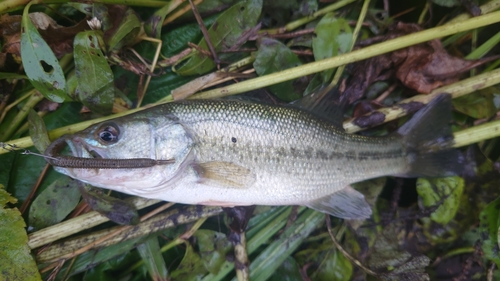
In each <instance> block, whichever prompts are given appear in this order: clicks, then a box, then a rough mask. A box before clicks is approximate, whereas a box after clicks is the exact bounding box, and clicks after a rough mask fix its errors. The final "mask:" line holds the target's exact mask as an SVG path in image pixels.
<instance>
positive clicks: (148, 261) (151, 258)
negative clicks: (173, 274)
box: [137, 236, 168, 280]
mask: <svg viewBox="0 0 500 281" xmlns="http://www.w3.org/2000/svg"><path fill="white" fill-rule="evenodd" d="M137 251H139V254H140V255H141V258H142V260H143V261H144V264H145V265H146V268H147V269H148V272H149V275H150V276H151V279H153V280H167V276H168V270H167V266H166V265H165V260H164V259H163V256H162V253H161V249H160V244H159V243H158V237H157V236H152V237H150V238H148V239H147V240H146V241H144V243H142V244H140V245H139V246H137Z"/></svg>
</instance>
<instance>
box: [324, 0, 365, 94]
mask: <svg viewBox="0 0 500 281" xmlns="http://www.w3.org/2000/svg"><path fill="white" fill-rule="evenodd" d="M369 6H370V0H365V1H363V7H361V12H360V13H359V17H358V21H357V22H356V27H354V31H353V32H352V38H351V46H349V51H352V49H353V48H354V45H355V44H356V40H357V39H358V35H359V32H360V30H361V27H362V26H363V22H364V21H365V18H366V14H367V13H368V7H369ZM345 67H346V65H341V66H339V68H337V71H336V72H335V76H334V77H333V80H332V82H331V83H330V86H329V87H330V88H333V87H335V85H337V83H338V82H339V80H340V78H341V77H342V73H344V69H345Z"/></svg>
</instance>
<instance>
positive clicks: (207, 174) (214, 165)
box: [194, 161, 255, 188]
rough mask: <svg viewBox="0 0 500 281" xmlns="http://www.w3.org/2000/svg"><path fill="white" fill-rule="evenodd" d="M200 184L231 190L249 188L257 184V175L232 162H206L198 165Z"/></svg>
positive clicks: (196, 168) (196, 167)
mask: <svg viewBox="0 0 500 281" xmlns="http://www.w3.org/2000/svg"><path fill="white" fill-rule="evenodd" d="M194 169H195V170H196V171H197V173H198V176H199V178H200V182H203V183H204V184H207V185H218V186H224V187H230V188H248V187H250V186H251V185H252V184H253V183H254V182H255V174H254V173H253V172H252V171H250V170H249V169H247V168H245V167H242V166H239V165H237V164H234V163H231V162H218V161H212V162H206V163H201V164H197V165H196V166H195V167H194Z"/></svg>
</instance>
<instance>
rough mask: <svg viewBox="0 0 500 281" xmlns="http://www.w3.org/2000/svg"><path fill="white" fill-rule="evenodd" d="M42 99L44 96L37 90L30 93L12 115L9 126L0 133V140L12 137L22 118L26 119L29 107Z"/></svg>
mask: <svg viewBox="0 0 500 281" xmlns="http://www.w3.org/2000/svg"><path fill="white" fill-rule="evenodd" d="M43 99H44V97H43V96H42V95H41V94H40V93H38V92H35V93H34V94H33V95H31V96H30V97H29V99H28V100H27V101H26V103H25V104H24V106H23V107H22V108H21V110H19V112H18V113H17V115H16V117H14V119H13V120H12V121H11V122H10V123H9V126H8V127H7V128H6V129H5V130H4V131H3V132H1V133H0V141H5V140H8V139H9V138H10V137H12V134H13V133H14V132H15V131H16V130H17V128H18V127H19V126H20V125H21V123H22V122H23V121H24V119H26V116H28V113H29V112H30V109H32V108H33V107H34V106H35V105H36V104H37V103H39V102H40V101H41V100H43Z"/></svg>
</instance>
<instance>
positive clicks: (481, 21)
mask: <svg viewBox="0 0 500 281" xmlns="http://www.w3.org/2000/svg"><path fill="white" fill-rule="evenodd" d="M497 22H500V11H498V12H493V13H491V14H486V15H483V16H479V17H475V18H471V19H468V20H466V21H462V22H457V23H452V24H446V25H443V26H439V27H435V28H430V29H427V30H423V31H420V32H415V33H412V34H408V35H405V36H401V37H398V38H395V39H392V40H389V41H385V42H382V43H379V44H374V45H371V46H368V47H365V48H363V49H359V50H355V51H352V52H350V53H346V54H343V55H339V56H336V57H333V58H327V59H324V60H320V61H315V62H311V63H308V64H305V65H302V66H298V67H294V68H289V69H286V70H283V71H280V72H277V73H272V74H269V75H265V76H260V77H257V78H255V79H251V80H246V81H243V82H240V83H238V84H233V85H229V86H226V87H221V88H217V89H214V90H210V91H205V92H201V93H198V94H196V95H193V96H192V97H191V98H193V99H210V98H221V97H225V96H230V95H235V94H240V93H244V92H248V91H251V90H255V89H258V88H262V87H267V86H270V85H274V84H277V83H281V82H285V81H288V80H292V79H296V78H299V77H304V76H306V75H310V74H313V73H317V72H321V71H324V70H327V69H330V68H334V67H338V66H341V65H345V64H349V63H353V62H356V61H361V60H364V59H367V58H371V57H374V56H378V55H381V54H385V53H388V52H392V51H395V50H398V49H402V48H405V47H409V46H412V45H415V44H419V43H423V42H427V41H429V40H433V39H436V38H441V37H444V36H448V35H452V34H455V33H458V32H462V31H466V30H471V29H474V28H478V27H481V26H486V25H490V24H493V23H497Z"/></svg>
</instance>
